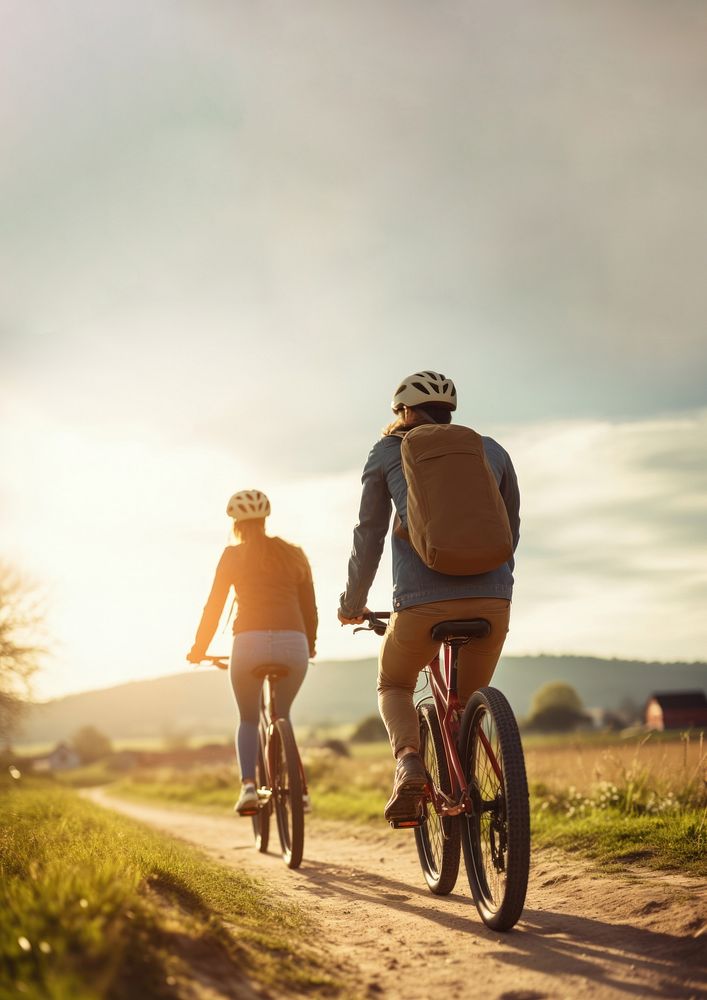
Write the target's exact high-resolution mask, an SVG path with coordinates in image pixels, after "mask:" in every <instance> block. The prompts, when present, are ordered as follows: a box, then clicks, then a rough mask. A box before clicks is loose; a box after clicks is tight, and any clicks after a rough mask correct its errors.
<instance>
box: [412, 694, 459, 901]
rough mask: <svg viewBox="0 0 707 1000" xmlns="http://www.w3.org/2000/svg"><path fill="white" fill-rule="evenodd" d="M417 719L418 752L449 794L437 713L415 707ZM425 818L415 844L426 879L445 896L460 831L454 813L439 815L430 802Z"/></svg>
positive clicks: (452, 876) (429, 707)
mask: <svg viewBox="0 0 707 1000" xmlns="http://www.w3.org/2000/svg"><path fill="white" fill-rule="evenodd" d="M417 715H418V718H419V721H420V754H421V756H422V759H423V761H424V763H425V768H426V770H427V773H428V774H429V776H430V778H431V779H432V783H433V784H434V786H435V788H437V789H439V790H440V791H442V792H446V793H447V794H449V792H450V791H451V783H450V780H449V768H448V766H447V757H446V754H445V752H444V743H443V742H442V732H441V730H440V726H439V720H438V718H437V712H436V710H435V708H434V707H433V706H432V705H421V706H420V707H419V708H418V710H417ZM426 808H427V820H426V822H424V823H423V824H422V826H418V827H416V829H415V843H416V844H417V853H418V855H419V858H420V865H421V866H422V871H423V873H424V876H425V881H426V882H427V885H428V886H429V888H430V890H431V892H433V893H434V894H435V895H436V896H446V895H447V894H448V893H450V892H451V891H452V889H453V888H454V886H455V885H456V881H457V875H458V874H459V855H460V850H461V847H460V834H459V819H458V817H457V816H444V817H442V816H440V815H439V814H438V813H437V812H436V811H435V808H434V805H433V803H432V802H431V801H428V802H427V804H426Z"/></svg>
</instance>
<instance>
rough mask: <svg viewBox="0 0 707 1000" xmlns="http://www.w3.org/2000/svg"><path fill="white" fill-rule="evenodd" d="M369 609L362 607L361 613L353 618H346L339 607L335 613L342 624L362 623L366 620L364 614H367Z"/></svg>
mask: <svg viewBox="0 0 707 1000" xmlns="http://www.w3.org/2000/svg"><path fill="white" fill-rule="evenodd" d="M369 611H370V608H364V609H363V611H362V612H361V614H360V615H357V616H356V617H355V618H347V617H346V615H344V614H343V613H342V611H341V608H339V610H338V611H337V612H336V614H337V617H338V619H339V621H340V622H341V624H342V625H362V624H363V622H365V620H366V619H365V617H364V616H365V615H367V614H368V613H369Z"/></svg>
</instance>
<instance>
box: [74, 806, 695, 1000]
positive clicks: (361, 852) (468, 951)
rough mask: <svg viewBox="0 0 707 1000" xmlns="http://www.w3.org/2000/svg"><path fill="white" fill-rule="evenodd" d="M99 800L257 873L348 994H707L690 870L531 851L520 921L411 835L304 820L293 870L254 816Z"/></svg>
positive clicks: (511, 998)
mask: <svg viewBox="0 0 707 1000" xmlns="http://www.w3.org/2000/svg"><path fill="white" fill-rule="evenodd" d="M89 797H90V798H91V799H93V801H95V802H98V803H99V804H101V805H105V806H108V807H110V808H114V809H118V810H119V811H121V812H124V813H126V814H128V815H130V816H133V817H134V818H136V819H140V820H142V821H143V822H146V823H150V824H151V825H153V826H155V827H157V828H159V829H161V830H163V831H165V832H168V833H171V834H172V835H174V836H177V837H180V838H183V839H185V840H188V841H190V842H191V843H193V844H196V845H197V846H199V847H201V848H202V850H204V851H206V852H207V853H208V854H209V855H210V856H212V857H214V858H216V859H217V860H219V861H221V862H222V863H225V864H228V865H232V866H234V867H237V868H239V869H242V870H244V871H247V872H249V873H250V874H252V875H254V876H256V877H258V878H261V879H262V880H263V881H264V882H266V883H267V884H268V886H269V887H270V888H271V889H275V890H276V891H277V892H280V893H282V895H283V896H284V897H286V898H287V899H290V900H292V901H295V902H298V903H299V904H300V905H301V906H302V907H303V908H305V909H306V910H307V911H308V912H309V913H310V914H311V915H312V916H313V917H314V919H315V920H316V921H317V923H318V925H319V927H320V929H321V934H320V941H321V945H322V948H323V949H325V950H326V951H327V952H328V953H329V954H330V955H331V958H332V962H333V963H334V964H336V966H337V967H338V968H339V969H341V970H342V971H343V972H344V973H345V974H348V976H349V978H350V980H351V982H352V996H353V995H356V996H367V995H368V996H382V997H386V998H388V997H390V998H393V1000H396V998H401V1000H402V998H405V1000H427V998H431V997H433V996H434V997H441V998H444V1000H447V998H462V997H464V998H466V997H468V996H469V993H470V990H473V993H474V995H478V996H483V997H484V998H485V1000H544V998H546V997H547V998H566V997H571V998H575V997H576V998H584V997H593V998H605V997H606V998H623V1000H632V998H638V997H649V998H663V997H665V998H669V997H685V998H689V997H694V998H697V997H700V996H703V995H705V994H707V959H706V956H707V934H705V933H702V932H703V931H704V930H705V928H706V927H707V890H706V889H705V887H704V886H701V885H699V884H697V883H692V882H690V881H689V880H687V879H682V878H681V877H679V876H678V877H677V878H676V877H673V876H671V875H669V874H662V873H659V872H658V873H656V872H640V871H639V872H637V871H636V870H633V871H632V872H631V873H629V874H627V876H626V878H619V877H616V876H612V877H608V876H602V875H599V874H597V872H596V871H594V870H592V869H591V868H590V867H589V866H588V865H585V864H583V863H581V862H578V861H576V860H574V859H571V858H568V857H567V856H566V855H563V854H560V853H559V852H543V853H540V854H538V855H537V856H536V857H535V859H534V868H533V872H532V875H531V884H530V888H529V893H528V901H527V909H526V911H525V913H524V916H523V919H522V921H521V922H520V923H519V924H518V926H517V928H516V929H515V930H514V931H512V932H511V933H509V934H496V933H494V932H492V931H489V930H488V929H487V928H486V927H485V926H484V924H482V922H481V920H480V918H479V916H478V914H477V912H476V909H475V907H474V905H473V903H472V901H471V898H470V893H469V890H468V885H467V883H466V878H465V874H464V871H463V869H462V871H461V872H460V877H459V880H458V883H457V888H456V890H455V892H454V893H452V894H451V895H450V896H447V897H435V896H432V895H431V894H430V893H429V892H428V890H427V888H426V886H425V883H424V880H423V878H422V874H421V872H420V868H419V863H418V860H417V854H416V851H415V847H414V840H413V838H412V836H411V835H410V834H409V833H401V832H396V831H392V830H388V829H387V828H385V827H384V826H383V825H382V823H381V828H380V830H370V829H367V828H366V829H360V830H359V829H356V828H353V829H352V828H351V827H350V826H345V825H343V824H341V825H339V824H333V823H322V822H317V821H316V819H314V821H313V822H310V823H309V826H308V829H307V836H306V842H305V860H304V862H303V864H302V867H301V868H300V869H299V870H298V871H295V872H292V871H289V870H288V869H287V868H285V866H284V864H283V863H282V861H281V859H280V858H279V857H278V856H277V855H276V854H274V853H270V854H266V855H263V854H258V853H257V852H256V851H255V850H254V849H253V848H252V846H251V830H250V823H245V822H243V821H239V820H238V819H235V818H233V817H230V816H228V817H221V816H215V815H213V814H205V813H199V812H187V811H183V810H173V809H169V808H162V807H159V806H155V805H146V804H142V803H136V802H133V801H130V802H127V801H121V800H117V799H113V798H110V797H109V796H108V795H107V794H106V793H105V792H104V791H102V790H100V789H99V790H92V791H91V792H90V793H89Z"/></svg>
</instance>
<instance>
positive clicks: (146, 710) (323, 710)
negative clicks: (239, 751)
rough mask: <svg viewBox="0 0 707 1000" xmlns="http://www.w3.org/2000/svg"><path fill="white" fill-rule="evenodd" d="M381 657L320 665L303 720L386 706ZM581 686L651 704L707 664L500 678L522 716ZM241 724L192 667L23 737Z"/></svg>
mask: <svg viewBox="0 0 707 1000" xmlns="http://www.w3.org/2000/svg"><path fill="white" fill-rule="evenodd" d="M375 677H376V661H375V660H373V659H367V660H347V661H335V662H322V663H318V664H316V665H315V666H314V667H312V668H310V671H309V674H308V676H307V679H306V681H305V683H304V686H303V688H302V690H301V692H300V694H299V696H298V699H297V702H296V704H295V708H294V711H293V720H294V722H295V724H298V725H322V726H323V725H340V724H344V723H352V722H358V721H359V720H360V719H362V718H363V717H365V716H366V715H370V714H371V713H373V712H375V711H376V682H375ZM554 680H563V681H566V682H567V683H569V684H572V685H573V686H574V687H575V688H576V689H577V691H578V692H579V694H580V696H581V698H582V700H583V702H584V704H585V705H586V706H587V707H590V708H591V707H603V708H616V707H617V706H618V705H619V704H620V703H621V701H622V700H623V699H625V698H628V699H631V701H633V702H634V703H637V704H642V703H643V702H644V701H645V700H646V698H647V697H648V695H649V694H650V693H651V692H652V691H656V690H682V689H686V688H702V689H707V663H647V662H642V661H633V660H605V659H599V658H596V657H584V656H545V655H539V656H506V657H503V658H502V660H501V663H500V665H499V668H498V670H497V671H496V675H495V677H494V684H495V685H496V686H497V687H499V688H501V690H503V691H504V692H505V693H506V695H507V696H508V698H509V700H510V702H511V704H512V705H513V708H514V710H515V712H516V713H517V714H518V715H519V716H523V715H526V714H527V712H528V708H529V706H530V700H531V698H532V695H533V693H534V692H535V691H536V690H537V689H538V688H539V687H540V686H541V685H542V684H545V683H547V682H548V681H554ZM235 721H236V709H235V705H234V702H233V697H232V695H231V691H230V687H229V684H228V678H227V676H226V675H225V674H224V673H222V672H221V671H216V670H213V671H207V670H202V671H192V672H184V673H179V674H172V675H169V676H165V677H158V678H155V679H151V680H145V681H134V682H131V683H128V684H120V685H118V686H116V687H111V688H105V689H102V690H97V691H86V692H82V693H80V694H73V695H68V696H67V697H65V698H58V699H55V700H53V701H49V702H45V703H42V704H37V705H34V706H33V707H32V708H31V710H30V712H29V713H28V715H27V718H26V721H25V724H24V728H23V732H22V737H21V742H23V743H40V742H41V743H45V742H46V743H49V742H54V741H56V740H61V739H67V738H68V737H70V736H71V735H72V733H74V732H75V731H76V730H77V729H78V728H80V727H81V726H83V725H88V724H90V725H93V726H96V727H97V728H98V729H100V730H101V731H102V732H104V733H106V734H107V735H108V736H110V737H111V738H112V739H118V738H122V739H127V738H136V737H155V736H157V737H159V736H163V735H165V734H166V733H170V732H188V733H193V734H200V735H204V734H213V735H214V736H218V737H222V736H223V735H224V734H225V733H228V732H229V731H230V730H231V729H232V727H233V725H234V723H235Z"/></svg>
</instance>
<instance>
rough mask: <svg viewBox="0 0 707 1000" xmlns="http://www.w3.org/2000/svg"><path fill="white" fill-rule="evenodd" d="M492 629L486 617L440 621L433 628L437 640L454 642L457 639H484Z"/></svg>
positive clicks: (433, 635) (434, 637) (433, 634)
mask: <svg viewBox="0 0 707 1000" xmlns="http://www.w3.org/2000/svg"><path fill="white" fill-rule="evenodd" d="M490 631H491V625H490V624H489V622H487V621H486V619H485V618H467V619H466V620H465V621H452V622H439V624H437V625H435V626H434V627H433V629H432V638H433V639H435V640H436V641H437V642H454V640H455V639H483V638H484V637H485V636H487V635H488V634H489V632H490Z"/></svg>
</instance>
